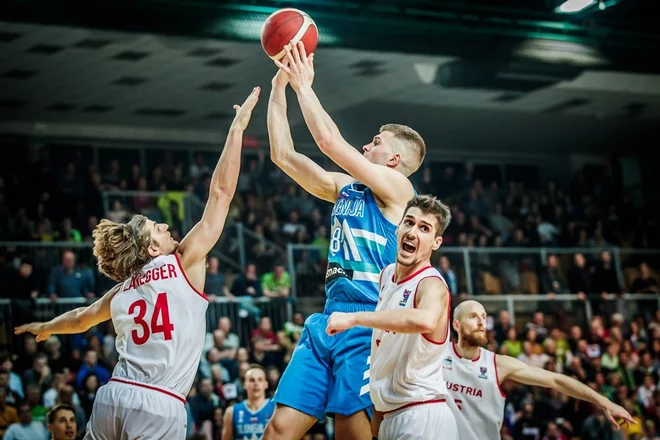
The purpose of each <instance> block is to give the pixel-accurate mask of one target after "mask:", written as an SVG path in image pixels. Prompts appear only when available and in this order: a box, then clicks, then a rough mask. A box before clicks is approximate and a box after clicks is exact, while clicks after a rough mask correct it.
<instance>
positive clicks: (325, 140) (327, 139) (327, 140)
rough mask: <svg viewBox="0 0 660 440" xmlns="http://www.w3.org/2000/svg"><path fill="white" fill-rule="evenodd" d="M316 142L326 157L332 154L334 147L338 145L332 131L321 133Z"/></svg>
mask: <svg viewBox="0 0 660 440" xmlns="http://www.w3.org/2000/svg"><path fill="white" fill-rule="evenodd" d="M315 140H316V144H317V145H318V146H319V150H321V151H322V152H323V153H324V154H326V155H327V154H330V153H332V150H333V147H334V145H336V142H335V136H334V134H333V133H332V132H331V131H330V130H327V131H322V132H320V133H319V134H318V135H317V136H316V139H315Z"/></svg>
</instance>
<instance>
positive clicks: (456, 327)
mask: <svg viewBox="0 0 660 440" xmlns="http://www.w3.org/2000/svg"><path fill="white" fill-rule="evenodd" d="M451 326H452V327H453V328H454V330H455V331H456V333H460V332H459V331H458V326H459V324H458V319H454V320H452V322H451Z"/></svg>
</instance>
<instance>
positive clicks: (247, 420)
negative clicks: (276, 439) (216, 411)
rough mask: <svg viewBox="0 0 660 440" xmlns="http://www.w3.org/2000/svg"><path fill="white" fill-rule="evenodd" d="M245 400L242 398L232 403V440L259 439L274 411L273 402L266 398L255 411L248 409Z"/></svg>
mask: <svg viewBox="0 0 660 440" xmlns="http://www.w3.org/2000/svg"><path fill="white" fill-rule="evenodd" d="M246 402H247V400H244V401H243V402H240V403H237V404H236V405H234V415H233V417H232V424H233V426H234V440H259V439H261V437H262V436H263V435H264V431H265V430H266V425H267V424H268V421H269V420H270V418H271V417H272V416H273V413H274V412H275V402H273V401H272V400H271V399H266V403H264V405H263V406H262V407H261V408H259V409H258V410H256V411H252V410H250V408H248V406H247V405H246Z"/></svg>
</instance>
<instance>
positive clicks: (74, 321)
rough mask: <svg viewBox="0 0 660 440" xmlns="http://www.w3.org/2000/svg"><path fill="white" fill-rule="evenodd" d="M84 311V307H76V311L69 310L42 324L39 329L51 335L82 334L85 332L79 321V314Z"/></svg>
mask: <svg viewBox="0 0 660 440" xmlns="http://www.w3.org/2000/svg"><path fill="white" fill-rule="evenodd" d="M85 309H86V307H78V308H77V309H73V310H70V311H68V312H66V313H63V314H62V315H60V316H58V317H56V318H53V319H52V320H50V321H48V322H44V323H42V324H41V327H42V329H43V331H44V332H45V333H53V334H57V335H73V334H77V333H82V332H84V331H86V330H87V329H86V328H85V327H84V324H83V322H82V320H81V319H80V313H82V312H83V311H84V310H85Z"/></svg>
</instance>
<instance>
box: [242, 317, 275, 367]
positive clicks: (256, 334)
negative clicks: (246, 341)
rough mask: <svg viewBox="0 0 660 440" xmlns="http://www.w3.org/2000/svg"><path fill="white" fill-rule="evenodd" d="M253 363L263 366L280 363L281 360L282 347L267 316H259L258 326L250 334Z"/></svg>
mask: <svg viewBox="0 0 660 440" xmlns="http://www.w3.org/2000/svg"><path fill="white" fill-rule="evenodd" d="M250 345H251V346H252V350H253V355H254V357H255V358H254V360H255V361H256V362H255V363H258V364H260V365H262V366H264V367H268V366H270V365H280V364H281V360H282V347H281V346H280V345H279V343H278V338H277V334H276V333H275V331H274V330H273V323H272V321H271V319H270V318H269V317H268V316H264V317H262V318H261V321H260V322H259V327H257V328H256V329H254V330H253V331H252V333H251V334H250Z"/></svg>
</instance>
